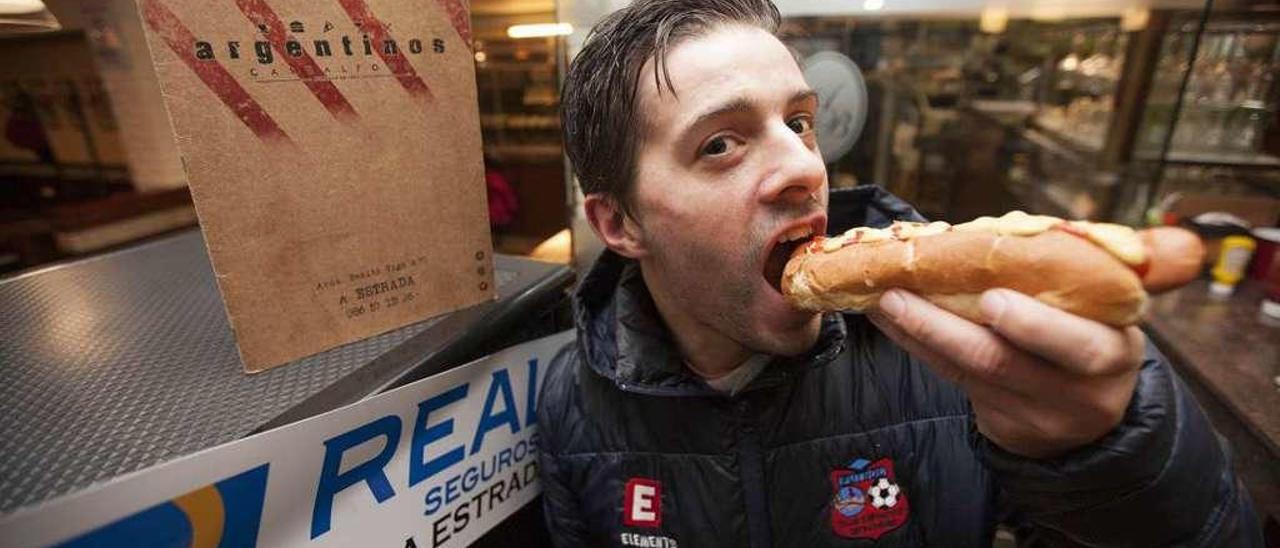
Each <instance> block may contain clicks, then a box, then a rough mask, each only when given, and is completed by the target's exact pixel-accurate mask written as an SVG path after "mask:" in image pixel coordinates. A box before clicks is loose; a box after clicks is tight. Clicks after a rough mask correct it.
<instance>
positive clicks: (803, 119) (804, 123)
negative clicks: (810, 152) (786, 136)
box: [787, 115, 813, 135]
mask: <svg viewBox="0 0 1280 548" xmlns="http://www.w3.org/2000/svg"><path fill="white" fill-rule="evenodd" d="M787 127H789V128H791V131H794V132H796V133H797V134H800V135H804V134H805V133H808V132H810V131H813V118H810V117H809V116H808V115H805V116H796V117H795V118H792V119H790V120H787Z"/></svg>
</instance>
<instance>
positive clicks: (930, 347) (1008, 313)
mask: <svg viewBox="0 0 1280 548" xmlns="http://www.w3.org/2000/svg"><path fill="white" fill-rule="evenodd" d="M980 308H981V311H982V314H983V318H984V320H985V322H986V323H987V324H988V325H986V326H984V325H979V324H977V323H974V322H971V321H969V320H966V319H963V318H961V317H959V316H956V315H955V314H952V313H950V312H947V311H945V310H942V309H941V308H938V307H937V306H935V305H933V304H931V303H929V302H928V301H925V300H924V299H921V298H920V297H917V296H915V295H914V294H911V293H909V292H906V291H902V290H891V291H888V292H886V293H885V294H884V296H883V297H881V299H880V302H879V307H878V308H876V309H875V310H873V311H871V312H870V314H869V315H870V317H871V319H872V321H873V322H874V323H875V324H876V325H877V326H879V327H880V329H881V330H882V331H883V332H884V333H885V334H886V335H888V336H889V337H890V338H891V339H893V340H894V341H895V342H897V343H898V344H900V345H902V346H903V347H904V348H905V349H907V351H909V352H911V353H912V354H914V355H915V356H917V357H918V358H920V359H921V360H923V361H924V362H926V363H928V364H929V365H930V366H931V367H933V369H934V370H935V371H937V372H938V373H939V374H940V375H942V376H943V377H945V378H947V379H950V380H952V381H954V382H956V383H957V384H959V385H960V386H961V387H962V388H963V389H964V390H965V392H966V393H967V394H968V395H969V398H970V400H971V402H972V403H973V407H974V412H975V414H976V416H977V423H978V429H979V431H981V432H982V434H983V435H985V436H987V438H989V439H990V440H991V441H993V442H995V443H996V444H997V445H999V446H1000V447H1001V448H1003V449H1005V450H1006V451H1009V452H1011V453H1014V454H1018V455H1022V456H1026V457H1032V458H1044V457H1052V456H1055V455H1058V454H1061V453H1063V452H1066V451H1068V450H1071V449H1074V448H1077V447H1081V446H1084V445H1086V444H1088V443H1090V442H1092V441H1094V440H1096V439H1098V438H1101V437H1102V436H1103V435H1105V434H1106V433H1107V432H1109V431H1111V430H1112V429H1113V428H1114V427H1115V426H1116V425H1117V424H1119V423H1120V421H1121V420H1122V419H1123V418H1124V414H1125V409H1126V408H1127V407H1128V405H1129V400H1130V398H1131V397H1132V395H1133V390H1134V385H1135V383H1136V382H1137V374H1138V368H1139V366H1140V365H1141V363H1142V356H1143V347H1144V338H1143V335H1142V332H1141V331H1140V330H1139V329H1138V328H1136V327H1132V326H1130V327H1125V328H1115V327H1110V326H1107V325H1104V324H1101V323H1098V322H1095V321H1093V320H1088V319H1085V318H1081V317H1079V316H1074V315H1072V314H1070V313H1067V312H1063V311H1061V310H1058V309H1056V308H1053V307H1050V306H1048V305H1046V304H1043V303H1041V302H1039V301H1036V300H1035V299H1032V298H1030V297H1027V296H1025V295H1022V294H1020V293H1017V292H1015V291H1010V290H1005V289H994V290H990V291H987V292H986V293H984V294H983V295H982V298H981V301H980Z"/></svg>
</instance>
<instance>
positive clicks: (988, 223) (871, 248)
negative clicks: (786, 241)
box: [781, 212, 1198, 326]
mask: <svg viewBox="0 0 1280 548" xmlns="http://www.w3.org/2000/svg"><path fill="white" fill-rule="evenodd" d="M1180 237H1181V235H1179V238H1180ZM1192 238H1194V235H1192ZM1171 239H1172V238H1171ZM1196 242H1197V243H1198V240H1196ZM1186 244H1187V242H1186V241H1185V240H1182V239H1177V240H1176V241H1174V242H1173V245H1170V246H1167V247H1165V248H1162V247H1159V246H1157V247H1156V249H1155V252H1156V253H1152V252H1149V251H1148V250H1147V246H1146V245H1145V244H1144V243H1143V240H1142V238H1140V237H1139V236H1138V234H1137V233H1136V232H1134V231H1132V230H1131V229H1128V228H1127V227H1122V226H1119V225H1106V224H1099V223H1081V222H1068V221H1063V220H1062V219H1057V218H1053V217H1045V216H1030V215H1026V214H1024V213H1020V212H1014V213H1011V214H1009V215H1006V216H1004V217H1001V218H999V219H994V218H990V217H986V218H982V219H978V220H976V221H973V222H971V223H965V224H962V225H956V226H954V227H952V226H948V225H945V223H933V224H930V225H922V224H918V223H895V225H894V226H893V227H890V228H889V229H885V230H881V231H875V230H874V229H865V228H863V229H854V230H852V231H850V232H849V233H846V234H845V235H842V236H838V237H836V238H829V239H818V240H815V241H813V242H811V243H809V244H807V245H805V246H802V247H800V248H799V249H797V250H796V251H795V253H794V254H793V255H792V258H791V260H790V261H789V262H788V263H787V266H786V268H785V269H784V272H783V278H782V282H781V288H782V292H783V295H785V296H786V297H787V299H788V300H789V301H791V302H792V303H793V304H795V305H796V306H798V307H800V308H803V309H807V310H814V311H830V310H853V311H864V310H867V309H869V308H872V307H874V306H875V305H876V303H877V301H878V300H879V299H880V296H881V295H882V294H883V293H884V291H885V290H887V289H890V288H902V289H907V290H909V291H912V292H914V293H916V294H919V295H920V296H922V297H924V298H925V299H928V300H929V301H931V302H933V303H934V304H937V305H938V306H940V307H941V308H943V309H946V310H949V311H951V312H953V313H955V314H957V315H960V316H962V317H965V318H968V319H970V320H973V321H978V322H981V321H982V319H983V318H982V314H981V312H980V311H979V308H978V300H979V298H980V297H981V295H982V293H983V292H984V291H986V290H988V289H992V288H997V287H1004V288H1009V289H1013V290H1016V291H1019V292H1022V293H1025V294H1027V295H1030V296H1032V297H1035V298H1036V299H1039V300H1040V301H1042V302H1044V303H1046V304H1049V305H1051V306H1055V307H1057V308H1060V309H1063V310H1066V311H1068V312H1071V313H1073V314H1076V315H1079V316H1083V317H1086V318H1091V319H1094V320H1097V321H1099V322H1102V323H1106V324H1109V325H1113V326H1127V325H1133V324H1135V323H1137V322H1138V321H1139V319H1140V318H1141V315H1142V311H1143V308H1144V306H1145V304H1146V300H1147V292H1146V291H1145V290H1144V287H1143V279H1142V278H1141V277H1140V276H1139V274H1138V272H1139V271H1143V272H1145V273H1147V274H1152V273H1158V274H1159V278H1160V280H1159V281H1160V284H1161V287H1168V286H1170V285H1180V284H1182V283H1186V282H1187V281H1189V280H1190V279H1192V278H1194V276H1195V272H1192V273H1191V274H1190V275H1187V273H1186V269H1185V268H1182V267H1180V266H1178V267H1169V268H1165V267H1163V266H1162V265H1161V264H1160V263H1163V262H1165V261H1166V259H1165V258H1164V257H1165V256H1166V255H1170V254H1172V255H1177V256H1179V257H1182V256H1184V255H1188V254H1190V255H1191V256H1192V257H1191V258H1192V259H1195V260H1197V261H1198V257H1197V256H1196V254H1195V251H1194V250H1192V251H1190V252H1189V251H1187V250H1186V249H1185V246H1186ZM1188 260H1189V259H1188ZM1170 264H1181V263H1179V262H1178V261H1170Z"/></svg>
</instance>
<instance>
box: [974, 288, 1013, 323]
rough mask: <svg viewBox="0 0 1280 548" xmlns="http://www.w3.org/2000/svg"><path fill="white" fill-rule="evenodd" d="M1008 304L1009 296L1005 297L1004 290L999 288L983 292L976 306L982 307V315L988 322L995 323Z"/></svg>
mask: <svg viewBox="0 0 1280 548" xmlns="http://www.w3.org/2000/svg"><path fill="white" fill-rule="evenodd" d="M1008 306H1009V298H1008V297H1005V296H1004V292H1003V291H1000V290H999V289H992V290H990V291H987V292H986V293H983V294H982V300H981V301H980V302H979V303H978V307H979V308H980V309H982V316H983V317H985V318H986V319H987V322H989V323H996V321H998V320H999V319H1000V316H1001V315H1003V314H1004V309H1005V308H1006V307H1008Z"/></svg>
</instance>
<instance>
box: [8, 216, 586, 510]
mask: <svg viewBox="0 0 1280 548" xmlns="http://www.w3.org/2000/svg"><path fill="white" fill-rule="evenodd" d="M495 267H496V273H495V274H496V276H495V278H496V280H497V283H498V292H499V299H498V300H497V301H495V302H492V303H486V304H482V305H479V306H476V307H472V308H468V309H464V310H462V311H458V312H454V313H451V314H446V315H443V316H439V317H436V318H432V319H430V320H426V321H423V322H419V323H416V324H412V325H409V326H406V327H402V328H399V329H396V330H393V331H390V332H387V333H383V334H381V335H377V336H374V337H370V338H367V339H364V340H361V341H358V342H354V343H351V344H347V345H344V346H341V347H338V348H335V349H332V350H329V351H326V352H323V353H321V354H317V355H314V356H311V357H308V358H304V359H301V360H297V361H296V362H294V363H291V364H289V365H286V366H282V367H278V368H275V369H272V370H269V371H267V372H263V373H259V374H255V375H246V374H245V373H243V371H242V368H241V364H240V359H239V356H238V354H237V352H236V347H235V341H234V339H233V337H232V333H231V328H230V324H229V323H228V322H227V318H226V315H225V313H224V312H223V307H222V301H221V299H220V297H219V295H218V290H217V287H216V285H215V284H214V278H213V271H212V269H211V267H210V264H209V259H208V255H207V254H206V252H205V247H204V241H203V239H202V238H201V236H200V233H199V232H198V231H195V230H193V231H189V232H185V233H181V234H178V235H175V236H172V237H168V238H163V239H160V240H156V241H152V242H150V243H146V244H143V245H140V246H137V247H132V248H127V249H123V250H120V251H116V252H112V253H108V254H105V255H100V256H96V257H91V258H87V259H84V260H79V261H74V262H69V263H65V264H61V265H56V266H52V267H49V268H45V269H41V270H37V271H33V272H29V273H25V274H21V275H18V276H16V277H12V278H8V279H3V280H0V310H2V311H3V314H0V513H7V512H11V511H13V510H15V509H17V508H20V507H24V506H28V505H32V504H35V503H38V502H40V501H43V500H47V499H49V498H53V497H55V496H58V495H62V494H65V493H68V492H71V491H74V490H78V489H82V488H84V487H87V486H89V485H91V484H93V483H97V482H100V481H103V480H107V479H110V478H114V477H117V476H120V475H122V474H126V473H129V472H133V471H136V470H140V469H143V468H146V467H148V466H152V465H155V464H158V463H161V462H164V461H167V460H170V459H173V458H176V457H179V456H183V455H187V454H190V453H193V452H196V451H199V450H201V449H205V448H209V447H213V446H216V445H219V444H222V443H226V442H229V441H232V440H235V439H238V438H241V437H244V436H246V435H248V434H251V433H253V432H257V431H261V430H265V429H268V428H272V427H275V426H279V425H282V424H287V423H289V422H293V421H295V420H299V419H302V418H306V417H309V416H312V415H315V414H318V413H321V412H324V411H328V410H330V409H335V408H337V407H341V406H342V405H346V404H348V403H352V402H355V401H358V400H359V399H361V398H364V397H367V396H369V395H372V394H376V393H378V392H380V391H382V390H385V389H387V388H389V387H393V386H398V385H400V384H404V383H406V382H409V381H411V380H414V379H416V378H421V377H423V376H426V375H428V374H431V373H435V372H438V371H441V370H444V369H448V368H449V367H452V366H456V365H460V364H461V363H462V362H460V361H457V360H460V359H472V358H473V357H478V355H483V354H484V353H488V352H492V351H493V350H497V349H498V347H497V346H493V345H496V344H497V343H499V342H500V340H501V339H502V338H503V336H504V335H506V334H508V332H510V331H512V330H514V329H516V328H517V326H518V325H519V323H520V322H521V321H524V320H525V319H527V317H528V316H529V315H530V314H533V313H534V312H535V311H536V310H539V308H540V307H542V308H545V306H546V305H547V304H548V303H550V302H554V301H556V300H559V299H560V298H562V296H563V290H564V288H565V287H567V285H568V284H569V283H570V282H571V279H572V273H571V272H570V271H569V269H568V268H567V267H565V266H562V265H555V264H549V263H541V262H536V261H530V260H526V259H521V258H516V257H507V256H497V257H496V265H495Z"/></svg>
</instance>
